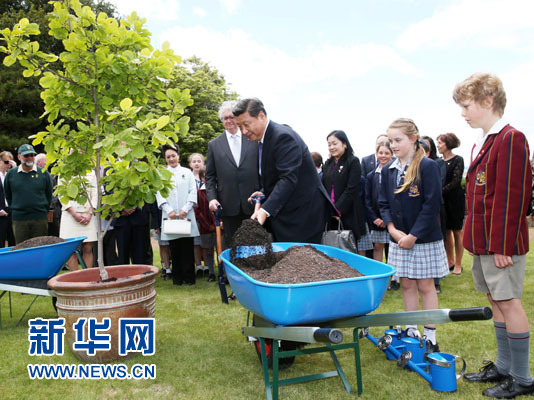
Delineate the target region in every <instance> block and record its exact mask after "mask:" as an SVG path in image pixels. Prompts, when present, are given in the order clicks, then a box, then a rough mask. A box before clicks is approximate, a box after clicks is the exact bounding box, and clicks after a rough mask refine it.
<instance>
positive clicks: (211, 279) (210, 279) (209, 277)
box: [208, 274, 215, 282]
mask: <svg viewBox="0 0 534 400" xmlns="http://www.w3.org/2000/svg"><path fill="white" fill-rule="evenodd" d="M208 282H215V274H210V276H208Z"/></svg>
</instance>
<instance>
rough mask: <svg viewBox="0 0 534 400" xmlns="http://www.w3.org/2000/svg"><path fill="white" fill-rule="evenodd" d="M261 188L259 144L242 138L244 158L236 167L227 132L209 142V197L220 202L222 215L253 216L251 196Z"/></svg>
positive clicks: (242, 155) (207, 170)
mask: <svg viewBox="0 0 534 400" xmlns="http://www.w3.org/2000/svg"><path fill="white" fill-rule="evenodd" d="M259 189H260V183H259V178H258V143H254V142H251V141H250V140H248V139H247V138H245V137H244V136H243V135H241V158H240V160H239V167H238V166H237V165H236V163H235V160H234V157H233V155H232V151H231V150H230V145H229V144H228V139H227V138H226V133H225V132H223V133H222V134H221V135H219V136H217V137H216V138H215V139H213V140H211V141H210V142H209V143H208V157H207V160H206V194H207V195H208V201H211V200H213V199H217V200H218V201H219V203H221V206H222V215H223V216H224V217H231V216H235V215H239V214H241V213H243V214H246V215H252V213H253V211H254V207H253V206H252V205H251V204H250V203H249V202H248V198H249V196H250V195H251V194H252V193H254V192H255V191H258V190H259Z"/></svg>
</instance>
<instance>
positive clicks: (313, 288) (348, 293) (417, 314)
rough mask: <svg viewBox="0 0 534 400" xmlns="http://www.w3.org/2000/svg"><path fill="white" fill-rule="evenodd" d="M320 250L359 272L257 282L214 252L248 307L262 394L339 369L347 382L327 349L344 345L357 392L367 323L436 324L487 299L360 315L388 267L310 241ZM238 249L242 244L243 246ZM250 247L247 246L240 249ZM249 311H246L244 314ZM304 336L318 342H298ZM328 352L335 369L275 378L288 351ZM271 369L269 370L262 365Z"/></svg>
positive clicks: (482, 314) (474, 312)
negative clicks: (463, 305) (347, 335)
mask: <svg viewBox="0 0 534 400" xmlns="http://www.w3.org/2000/svg"><path fill="white" fill-rule="evenodd" d="M303 245H305V244H303V243H273V251H275V252H276V251H283V250H287V249H288V248H289V247H292V246H303ZM312 246H314V247H315V248H316V249H317V250H320V251H322V252H323V253H325V254H326V255H328V256H330V257H333V258H336V259H339V260H341V261H344V262H345V263H347V264H348V265H349V266H350V267H352V268H356V269H357V270H358V271H360V272H361V273H362V274H363V275H364V276H361V277H355V278H348V279H338V280H329V281H320V282H309V283H301V284H269V283H265V282H260V281H257V280H255V279H253V278H252V277H250V276H249V275H248V274H246V273H244V272H243V271H242V270H240V269H239V268H238V267H237V266H235V265H234V264H233V263H232V262H231V259H230V250H226V251H224V252H223V253H222V254H221V260H222V261H223V262H224V264H225V268H226V274H227V277H228V281H229V282H230V286H231V287H232V290H233V291H234V293H235V295H236V298H237V299H238V301H239V302H240V303H241V305H242V306H243V307H245V308H246V309H247V310H249V312H250V313H252V314H253V317H252V321H251V322H252V324H251V325H250V324H249V322H250V321H248V322H247V326H245V327H243V328H242V333H243V335H245V336H248V337H249V338H256V339H257V340H254V343H255V348H256V351H257V352H258V355H259V356H260V359H261V362H262V368H263V374H264V381H265V390H266V395H267V398H268V399H277V398H278V390H279V387H280V386H284V385H290V384H294V383H301V382H307V381H311V380H317V379H323V378H330V377H335V376H339V377H340V379H341V381H342V383H343V385H344V387H345V390H346V391H347V392H348V393H352V389H351V387H350V385H349V383H348V380H347V378H346V376H345V373H344V372H343V369H342V368H341V365H340V363H339V361H338V359H337V356H336V354H335V352H336V351H338V350H343V349H352V350H353V351H354V355H355V363H356V365H355V366H356V380H357V386H358V395H360V394H361V393H362V392H363V385H362V375H361V362H360V350H359V339H361V338H363V337H366V336H368V334H369V333H368V331H369V329H368V328H369V327H371V326H390V327H392V326H394V325H404V324H430V323H433V324H439V323H445V322H452V321H467V320H486V319H490V318H491V317H492V313H491V309H490V308H489V307H475V308H468V309H456V310H449V309H438V310H423V311H411V312H399V313H388V314H373V315H366V314H369V313H371V312H373V311H374V310H376V308H378V306H379V305H380V303H381V302H382V299H383V298H384V295H385V293H386V290H387V285H388V282H389V277H390V276H391V275H393V274H394V273H395V268H393V267H392V266H389V265H386V264H383V263H381V262H378V261H375V260H372V259H368V258H365V257H362V256H359V255H357V254H354V253H350V252H348V251H344V250H341V249H337V248H334V247H330V246H325V245H315V244H314V245H312ZM243 254H246V252H243ZM248 255H252V254H248ZM250 313H249V314H250ZM340 328H353V329H354V330H353V338H352V341H350V342H348V343H342V342H343V333H342V332H341V330H340ZM311 343H323V344H324V346H322V347H311V348H304V345H307V344H311ZM320 352H328V353H330V355H331V357H332V360H333V362H334V365H335V368H336V369H335V370H333V371H329V372H323V373H319V374H313V375H307V376H301V377H296V378H291V379H284V380H279V379H278V373H279V369H283V368H287V367H289V366H290V365H291V364H292V363H293V360H294V359H295V357H296V356H300V355H306V354H314V353H320ZM270 369H272V378H271V373H270V372H269V370H270Z"/></svg>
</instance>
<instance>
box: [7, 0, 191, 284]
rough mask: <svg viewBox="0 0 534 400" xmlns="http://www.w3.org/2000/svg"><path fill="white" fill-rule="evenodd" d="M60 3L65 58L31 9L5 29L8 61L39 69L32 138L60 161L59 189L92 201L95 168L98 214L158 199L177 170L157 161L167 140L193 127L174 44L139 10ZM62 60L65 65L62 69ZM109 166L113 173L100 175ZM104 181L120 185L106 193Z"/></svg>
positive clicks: (55, 30)
mask: <svg viewBox="0 0 534 400" xmlns="http://www.w3.org/2000/svg"><path fill="white" fill-rule="evenodd" d="M52 4H53V7H54V9H53V11H52V12H51V13H50V18H49V21H50V25H49V28H50V31H49V34H50V35H52V36H53V37H54V38H55V39H56V40H61V41H63V45H64V47H65V51H63V52H62V53H61V54H60V55H59V57H57V56H56V55H54V54H49V53H45V52H43V51H41V50H40V49H39V44H38V42H36V41H31V40H30V38H31V37H32V36H35V35H39V33H40V31H39V27H38V25H37V24H35V23H30V21H28V19H26V18H23V19H21V20H20V22H19V23H18V24H17V25H15V27H14V28H13V30H10V29H7V28H6V29H4V30H2V31H0V43H2V42H3V46H0V51H2V52H4V53H6V54H7V56H6V57H5V58H4V60H3V62H4V65H6V66H10V65H13V64H15V63H18V64H20V65H21V66H22V67H23V69H24V70H23V75H24V76H25V77H31V76H37V77H39V78H40V79H39V83H40V85H41V87H42V88H43V91H42V93H41V97H42V99H43V100H44V103H45V116H46V119H47V121H48V126H47V128H46V130H45V131H42V132H39V133H37V135H35V136H34V140H33V143H34V144H40V143H43V144H44V147H45V151H46V153H47V162H48V163H49V164H52V163H55V164H54V167H53V168H52V170H51V172H52V173H53V174H54V175H58V176H60V177H62V178H63V179H64V181H65V182H67V183H66V184H64V185H60V186H58V188H57V189H56V192H57V194H58V195H59V197H60V198H61V199H63V200H68V199H72V200H76V201H78V202H79V203H84V202H85V201H86V199H87V191H86V187H87V184H88V181H87V179H86V174H87V172H88V171H90V170H93V171H94V172H95V174H96V177H97V183H98V200H97V204H92V206H93V208H94V209H95V210H96V215H97V218H98V219H100V217H101V214H102V213H103V215H104V216H108V215H110V214H113V215H118V212H119V211H120V210H122V209H124V208H133V207H136V206H142V205H143V204H144V203H145V202H153V201H154V200H155V194H156V193H157V192H158V191H160V192H161V193H162V194H163V195H164V196H166V195H167V194H168V191H169V189H170V186H171V183H170V178H171V173H170V172H169V171H168V170H167V169H165V168H164V167H163V166H162V165H160V163H159V154H160V146H161V145H163V144H165V143H169V144H170V143H172V142H173V141H177V140H178V135H180V136H184V135H185V134H186V133H187V130H188V122H189V117H187V116H184V115H183V114H184V110H185V108H186V107H187V106H189V105H191V104H192V100H191V97H190V95H189V91H188V90H180V89H177V88H165V82H167V81H169V79H170V78H171V76H172V72H173V68H174V66H175V64H176V63H178V62H179V61H180V60H179V57H177V56H175V55H174V54H173V52H172V50H171V49H169V48H168V45H164V47H163V49H162V50H154V49H153V48H152V46H151V44H150V32H149V31H148V30H146V29H145V28H144V26H143V24H144V22H145V20H144V19H141V18H139V17H138V16H137V14H136V13H132V15H130V16H129V17H127V18H126V19H124V20H121V21H117V20H116V19H114V18H109V17H107V15H106V14H105V13H100V14H98V15H96V14H95V13H94V12H93V11H92V9H91V8H90V7H87V6H82V5H81V4H80V2H79V0H64V1H53V2H52ZM58 59H59V60H60V61H61V62H62V65H61V67H60V68H58V69H57V70H55V69H53V68H52V65H53V64H54V63H55V62H57V61H58ZM105 167H110V170H109V172H110V173H108V174H106V175H105V176H102V170H103V168H105ZM104 188H106V189H108V190H112V194H109V195H104V196H103V195H102V193H103V189H104ZM108 226H109V224H108ZM97 227H98V264H99V267H100V275H101V277H102V279H106V278H107V272H106V271H105V269H104V263H103V247H102V238H103V234H104V233H105V231H104V232H102V231H101V229H100V225H99V224H97ZM106 229H107V228H106Z"/></svg>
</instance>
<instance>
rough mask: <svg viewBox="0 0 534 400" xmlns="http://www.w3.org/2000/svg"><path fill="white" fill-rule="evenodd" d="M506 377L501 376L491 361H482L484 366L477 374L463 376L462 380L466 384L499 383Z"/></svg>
mask: <svg viewBox="0 0 534 400" xmlns="http://www.w3.org/2000/svg"><path fill="white" fill-rule="evenodd" d="M507 377H508V375H503V374H501V373H500V372H499V370H498V369H497V366H496V365H495V364H494V363H493V361H484V365H483V366H482V368H480V370H479V371H478V372H471V373H468V374H465V375H464V380H466V381H468V382H482V383H484V382H501V381H502V380H504V379H506V378H507Z"/></svg>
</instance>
